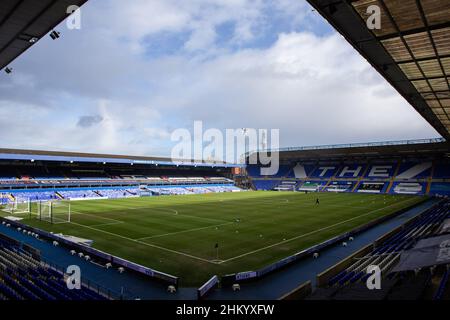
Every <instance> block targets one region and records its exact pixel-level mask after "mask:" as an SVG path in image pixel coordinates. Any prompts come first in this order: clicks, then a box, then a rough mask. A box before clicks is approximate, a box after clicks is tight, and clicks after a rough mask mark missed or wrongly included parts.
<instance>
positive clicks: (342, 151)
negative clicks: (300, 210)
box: [247, 141, 450, 196]
mask: <svg viewBox="0 0 450 320" xmlns="http://www.w3.org/2000/svg"><path fill="white" fill-rule="evenodd" d="M396 144H398V150H393V149H392V148H393V147H394V146H396ZM440 146H442V150H440V149H438V148H440ZM430 148H435V149H438V150H436V151H434V152H429V151H430V150H429V149H430ZM446 148H447V143H446V142H440V143H421V141H418V142H417V143H416V142H393V143H392V145H380V146H378V147H377V152H373V151H370V150H367V149H368V148H367V147H361V146H359V145H345V146H340V145H336V146H322V147H321V146H318V147H311V150H310V149H301V148H300V149H299V150H295V149H294V150H293V151H285V152H280V162H281V163H282V165H281V166H280V171H279V172H278V173H277V174H276V175H274V176H262V175H260V172H261V170H259V169H258V166H257V165H249V166H248V167H247V175H248V179H249V181H251V183H252V185H253V188H254V189H256V190H279V191H292V190H294V186H295V190H296V191H302V192H314V191H318V192H323V191H327V192H359V193H387V194H415V195H424V194H425V195H442V196H446V195H448V194H449V190H448V183H450V178H449V177H450V162H449V161H448V160H447V156H446V150H447V149H446ZM400 149H402V150H400ZM312 150H314V153H313V154H312V153H311V152H312ZM421 150H423V151H421ZM399 152H401V153H399ZM418 152H420V155H418ZM328 153H330V154H331V155H328ZM374 154H375V155H374ZM355 157H358V158H359V160H358V161H354V160H352V159H353V158H355Z"/></svg>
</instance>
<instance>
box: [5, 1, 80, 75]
mask: <svg viewBox="0 0 450 320" xmlns="http://www.w3.org/2000/svg"><path fill="white" fill-rule="evenodd" d="M85 2H87V0H1V1H0V69H3V68H4V67H6V66H8V65H9V64H10V63H11V62H12V61H13V60H14V59H16V58H17V57H18V56H19V55H21V54H22V53H23V52H24V51H25V50H27V49H28V48H29V47H31V46H32V45H33V44H34V43H36V41H37V40H39V39H41V38H42V37H43V36H45V35H46V34H47V33H48V32H49V31H51V30H52V29H53V28H54V27H56V26H57V25H58V24H59V23H60V22H62V21H63V20H64V19H65V18H66V17H67V16H68V14H67V8H68V7H69V6H70V5H77V6H81V5H83V4H84V3H85ZM32 39H34V40H36V41H33V40H32Z"/></svg>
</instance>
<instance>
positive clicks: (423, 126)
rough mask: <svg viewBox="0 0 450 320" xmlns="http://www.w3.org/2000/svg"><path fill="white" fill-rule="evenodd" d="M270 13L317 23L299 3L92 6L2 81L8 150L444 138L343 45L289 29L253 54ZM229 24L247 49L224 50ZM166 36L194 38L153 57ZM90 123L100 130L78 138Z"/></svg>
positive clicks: (141, 150) (160, 0) (165, 0)
mask: <svg viewBox="0 0 450 320" xmlns="http://www.w3.org/2000/svg"><path fill="white" fill-rule="evenodd" d="M269 5H271V6H272V7H271V8H272V9H274V10H276V12H277V14H278V15H279V16H282V17H284V18H285V19H290V20H289V21H292V24H294V25H299V24H301V23H302V22H304V21H305V19H307V20H308V19H310V15H311V12H310V11H309V10H310V9H309V7H307V6H306V5H305V4H304V3H303V2H296V1H293V0H292V1H290V0H280V1H262V0H258V1H250V0H216V1H213V0H190V1H176V0H145V1H144V0H133V1H130V2H127V4H126V5H124V2H123V1H119V0H110V1H109V2H107V1H99V2H88V3H87V5H86V7H85V8H84V12H83V19H86V20H84V21H83V29H82V31H78V32H65V33H64V32H63V37H62V38H61V39H60V40H58V41H56V42H54V41H50V40H48V39H45V40H41V41H40V42H39V43H38V44H37V45H36V46H34V47H33V49H32V50H30V51H29V52H27V53H26V54H25V55H24V56H22V57H20V58H19V60H17V62H16V65H15V72H14V73H13V75H12V76H9V77H6V76H5V75H1V76H0V135H1V136H2V141H3V142H2V144H3V146H4V147H21V148H40V149H55V150H56V149H59V150H61V149H63V150H72V151H89V152H92V151H97V152H108V153H132V154H153V155H155V154H157V155H170V146H171V142H170V139H169V137H170V133H171V131H172V130H174V129H175V128H177V127H180V126H182V127H188V128H189V127H190V126H191V125H192V122H193V121H194V120H203V121H204V123H205V127H206V128H208V127H215V128H220V129H225V128H241V127H255V128H279V129H280V133H281V141H282V144H283V146H294V145H313V144H328V143H348V142H363V141H374V140H392V139H407V138H421V137H429V136H430V137H431V136H437V134H436V132H435V131H434V130H433V129H432V128H431V127H430V126H429V125H428V124H427V123H426V122H425V121H424V120H423V119H422V118H421V117H420V116H419V115H418V114H417V113H416V112H415V111H414V110H413V108H412V107H411V106H409V105H408V104H407V103H406V101H404V100H403V98H402V97H400V95H398V93H396V92H395V91H394V90H393V89H392V88H391V87H390V86H389V85H388V84H387V83H386V81H385V80H384V79H382V78H381V77H380V76H379V75H378V74H377V73H376V72H375V71H374V70H373V69H372V68H371V67H370V65H369V64H368V63H367V62H366V61H364V60H363V59H362V58H361V57H360V56H359V55H358V54H357V53H356V52H355V51H354V49H353V48H351V47H350V45H348V44H347V43H346V42H345V40H344V39H343V38H342V37H340V36H339V35H336V34H332V35H320V32H319V33H316V32H315V31H314V30H312V29H313V28H309V27H307V28H306V30H307V31H305V30H303V28H301V30H297V31H292V30H290V29H289V30H287V31H288V32H285V33H283V32H280V33H279V35H278V38H277V40H276V41H275V42H274V43H272V44H271V45H267V46H263V47H261V48H258V47H256V48H255V47H246V46H245V43H247V42H248V41H250V42H251V41H253V40H254V38H255V37H257V36H260V35H261V33H267V32H269V33H270V32H273V31H271V30H268V28H266V25H267V24H268V23H269V21H267V19H270V18H271V15H270V14H271V13H273V12H272V11H270V12H269V15H268V13H267V12H266V11H265V10H267V8H268V6H269ZM100 14H102V15H101V17H103V18H102V19H99V16H100ZM308 21H310V20H308ZM314 21H315V20H314ZM225 22H232V24H233V25H234V29H233V34H232V40H231V41H232V42H234V43H236V44H239V45H240V46H242V48H241V49H240V50H229V49H228V48H227V47H226V46H224V45H223V43H217V38H218V27H219V26H220V25H222V24H223V23H225ZM314 23H316V22H314ZM314 23H312V24H308V26H314V25H315V24H314ZM302 30H303V31H302ZM165 32H169V33H180V34H185V33H186V34H188V36H187V37H186V39H185V42H184V43H183V45H182V46H181V48H180V49H179V50H178V51H177V52H175V53H174V54H172V53H171V54H161V55H159V56H158V57H154V56H146V55H145V46H146V45H147V43H146V41H147V38H148V37H149V36H150V37H151V36H152V35H155V34H161V33H162V34H164V33H165ZM205 57H207V58H206V59H205ZM49 65H51V67H49ZM86 115H91V116H92V115H94V116H95V115H98V116H99V117H100V118H101V121H98V122H97V123H96V124H95V125H92V126H86V127H83V128H80V127H79V126H77V123H78V121H79V119H80V117H83V116H86ZM98 119H99V118H98ZM36 130H39V132H40V134H39V135H36V134H35V133H36Z"/></svg>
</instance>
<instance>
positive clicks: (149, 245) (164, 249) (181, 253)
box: [69, 222, 217, 264]
mask: <svg viewBox="0 0 450 320" xmlns="http://www.w3.org/2000/svg"><path fill="white" fill-rule="evenodd" d="M69 223H71V224H74V225H77V226H80V227H83V228H87V229H91V230H95V231H98V232H103V233H106V234H109V235H112V236H115V237H118V238H122V239H126V240H128V241H132V242H136V243H139V244H142V245H144V246H148V247H152V248H157V249H160V250H163V251H167V252H171V253H176V254H179V255H182V256H185V257H189V258H191V259H195V260H199V261H203V262H208V263H212V264H217V263H215V262H213V261H210V260H207V259H203V258H200V257H196V256H193V255H191V254H188V253H184V252H180V251H176V250H172V249H167V248H164V247H161V246H157V245H154V244H150V243H146V242H142V241H139V240H136V239H132V238H128V237H125V236H121V235H119V234H116V233H113V232H108V231H105V230H101V229H97V228H94V227H90V226H86V225H84V224H80V223H76V222H69Z"/></svg>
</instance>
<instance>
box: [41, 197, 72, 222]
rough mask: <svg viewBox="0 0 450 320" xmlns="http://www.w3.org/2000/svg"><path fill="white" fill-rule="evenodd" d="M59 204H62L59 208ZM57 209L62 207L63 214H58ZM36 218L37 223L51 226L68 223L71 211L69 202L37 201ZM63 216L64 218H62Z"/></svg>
mask: <svg viewBox="0 0 450 320" xmlns="http://www.w3.org/2000/svg"><path fill="white" fill-rule="evenodd" d="M59 204H63V206H60V205H59ZM59 207H64V208H66V210H64V211H65V212H63V213H61V212H58V209H57V208H59ZM37 208H38V209H37V218H38V219H39V221H45V222H49V223H51V224H60V223H70V222H71V218H72V211H71V205H70V201H60V200H48V201H39V202H38V206H37ZM62 215H65V216H62Z"/></svg>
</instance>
